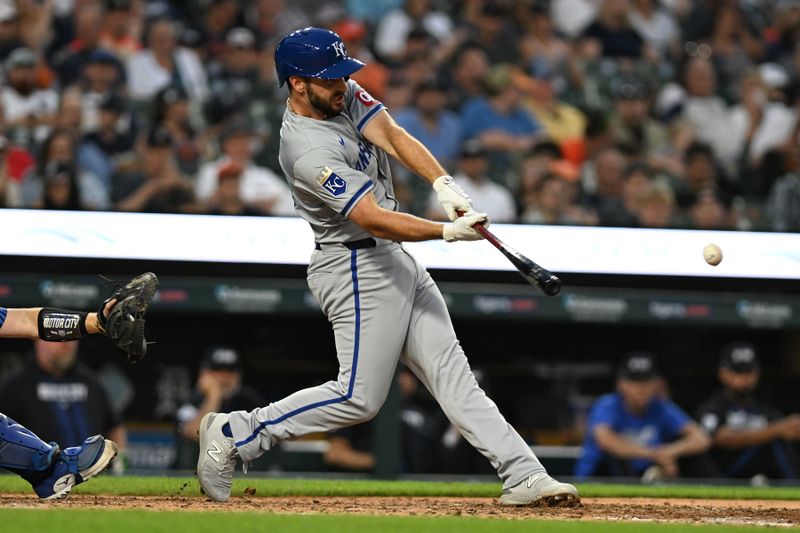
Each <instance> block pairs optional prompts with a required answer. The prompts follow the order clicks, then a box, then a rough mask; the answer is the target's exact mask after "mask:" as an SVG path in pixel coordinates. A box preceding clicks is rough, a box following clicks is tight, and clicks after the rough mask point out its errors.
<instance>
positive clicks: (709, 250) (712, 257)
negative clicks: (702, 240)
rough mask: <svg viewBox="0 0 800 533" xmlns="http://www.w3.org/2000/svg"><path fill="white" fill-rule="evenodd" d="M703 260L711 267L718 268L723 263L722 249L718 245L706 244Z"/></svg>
mask: <svg viewBox="0 0 800 533" xmlns="http://www.w3.org/2000/svg"><path fill="white" fill-rule="evenodd" d="M703 258H704V259H705V260H706V263H708V264H709V265H711V266H717V265H718V264H719V263H720V261H722V248H720V247H719V246H717V245H716V244H706V246H705V248H703Z"/></svg>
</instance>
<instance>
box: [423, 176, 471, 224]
mask: <svg viewBox="0 0 800 533" xmlns="http://www.w3.org/2000/svg"><path fill="white" fill-rule="evenodd" d="M433 190H434V191H436V199H437V200H439V203H440V204H442V207H443V208H444V212H445V213H447V218H449V219H450V220H455V219H457V218H458V211H461V212H464V213H467V212H468V211H472V198H470V197H469V196H468V195H467V193H465V192H464V190H463V189H462V188H461V187H459V186H458V184H457V183H456V182H455V180H453V177H452V176H439V177H438V178H436V181H434V182H433Z"/></svg>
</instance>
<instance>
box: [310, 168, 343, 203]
mask: <svg viewBox="0 0 800 533" xmlns="http://www.w3.org/2000/svg"><path fill="white" fill-rule="evenodd" d="M317 182H318V183H319V184H320V185H322V188H323V189H325V190H326V191H328V192H329V193H331V194H332V195H334V196H336V197H339V196H341V195H343V194H344V193H346V192H347V180H345V179H344V178H343V177H341V176H340V175H339V174H337V173H336V172H334V171H333V170H331V169H330V168H328V167H325V168H323V169H322V172H320V173H319V174H317Z"/></svg>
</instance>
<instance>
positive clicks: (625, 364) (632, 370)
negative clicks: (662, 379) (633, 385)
mask: <svg viewBox="0 0 800 533" xmlns="http://www.w3.org/2000/svg"><path fill="white" fill-rule="evenodd" d="M617 377H618V378H620V379H628V380H631V381H648V380H651V379H654V378H656V377H658V368H656V362H655V358H654V357H653V355H652V354H650V353H648V352H631V353H629V354H628V355H627V356H625V359H624V360H623V361H622V364H621V365H620V367H619V368H618V369H617Z"/></svg>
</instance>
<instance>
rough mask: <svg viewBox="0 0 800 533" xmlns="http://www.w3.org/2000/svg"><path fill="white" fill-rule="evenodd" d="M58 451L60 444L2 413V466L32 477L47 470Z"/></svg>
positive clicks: (0, 430) (26, 476) (0, 445)
mask: <svg viewBox="0 0 800 533" xmlns="http://www.w3.org/2000/svg"><path fill="white" fill-rule="evenodd" d="M57 453H58V445H56V444H55V443H50V444H48V443H46V442H44V441H43V440H41V439H40V438H39V437H37V436H36V434H34V433H33V432H32V431H31V430H29V429H27V428H25V427H23V426H22V425H20V424H18V423H16V422H15V421H14V420H12V419H11V418H8V417H7V416H6V415H4V414H3V413H0V467H3V468H6V469H8V470H11V471H12V472H15V473H17V474H19V475H20V476H22V477H24V478H25V479H30V478H32V477H37V474H39V475H41V473H42V472H45V471H47V470H48V469H49V468H50V465H51V464H52V463H53V458H54V457H55V456H56V454H57Z"/></svg>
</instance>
